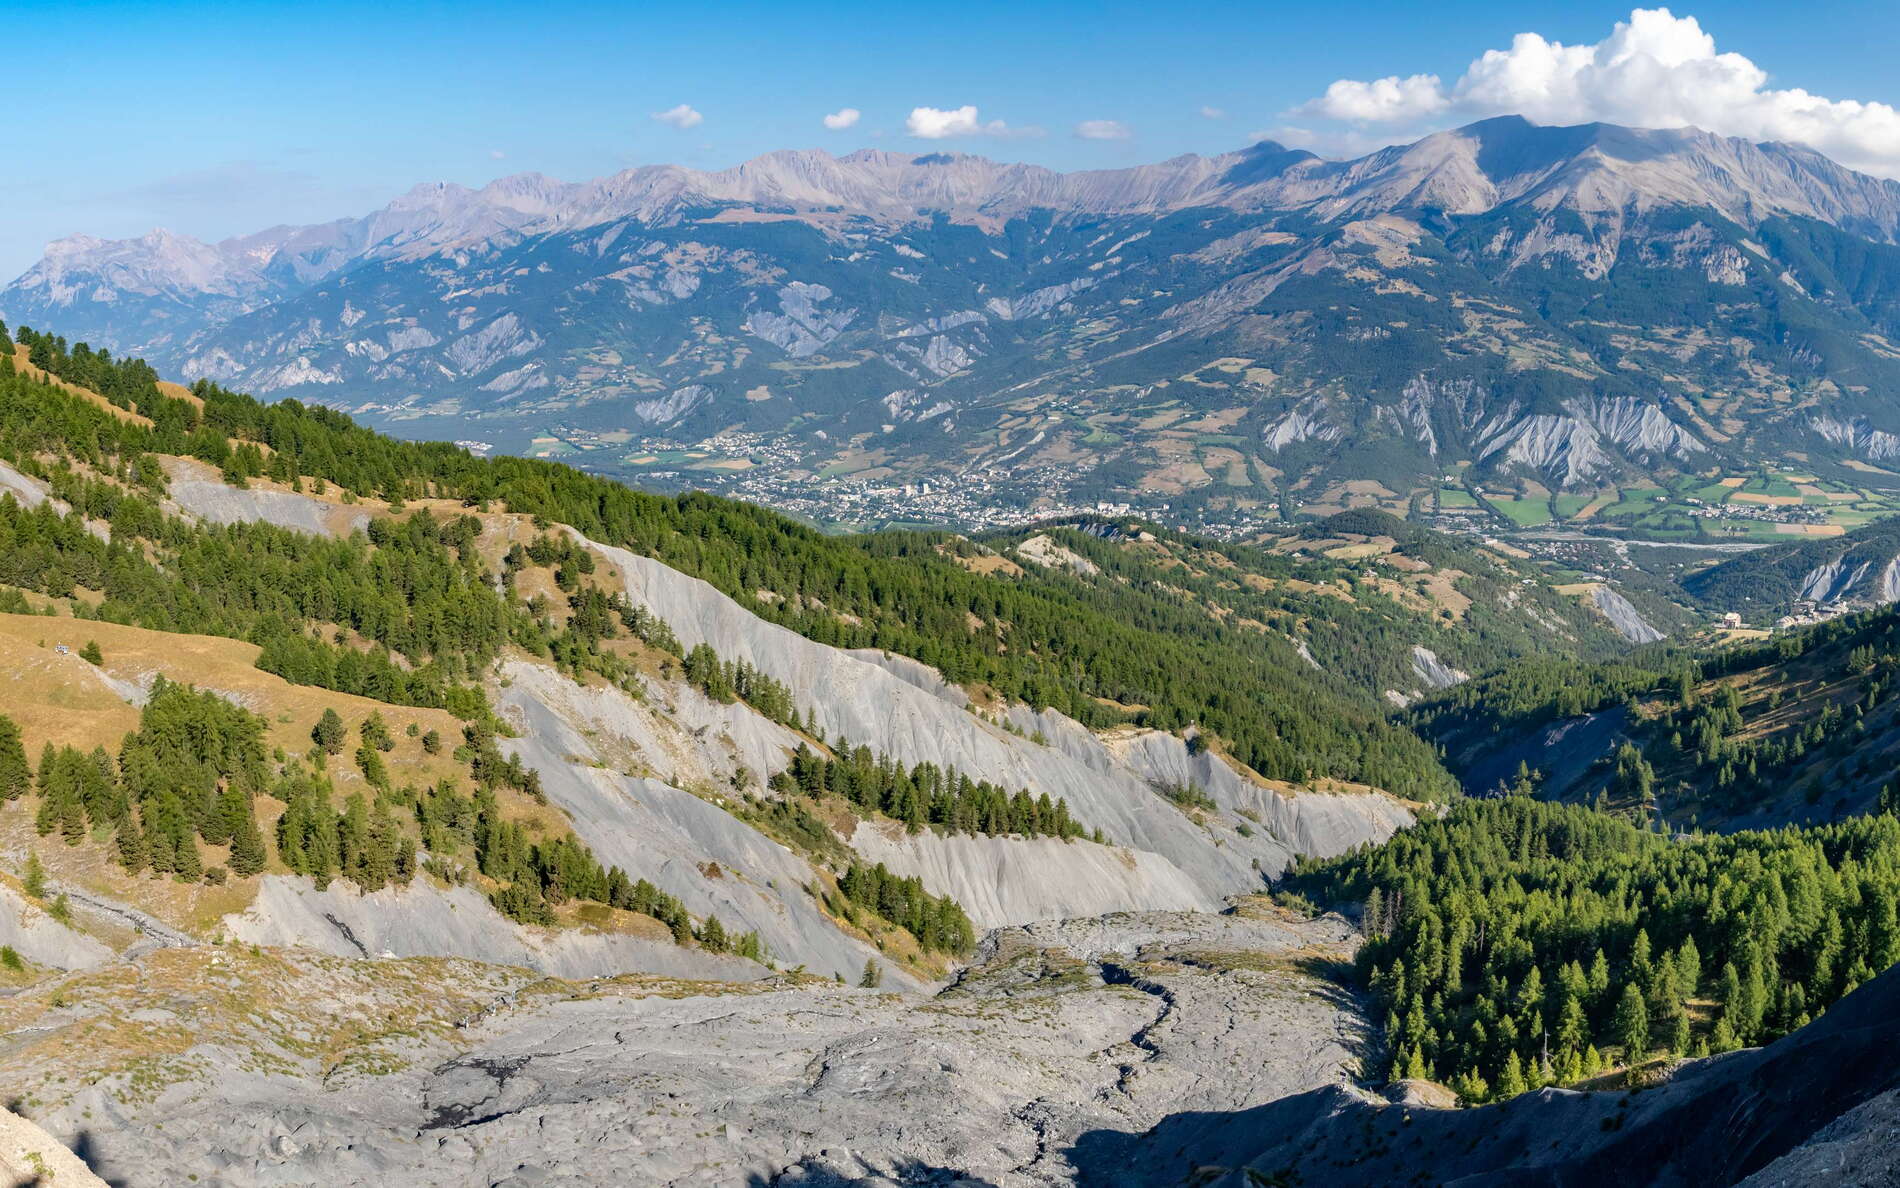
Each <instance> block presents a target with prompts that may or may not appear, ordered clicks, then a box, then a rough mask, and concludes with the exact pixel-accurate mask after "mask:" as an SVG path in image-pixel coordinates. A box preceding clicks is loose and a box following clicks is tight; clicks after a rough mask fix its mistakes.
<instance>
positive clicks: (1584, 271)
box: [0, 117, 1900, 515]
mask: <svg viewBox="0 0 1900 1188" xmlns="http://www.w3.org/2000/svg"><path fill="white" fill-rule="evenodd" d="M1897 241H1900V184H1896V183H1894V182H1891V181H1884V180H1880V179H1876V178H1872V177H1868V176H1866V175H1862V174H1858V173H1855V172H1853V171H1851V170H1848V169H1846V168H1843V167H1841V166H1839V165H1837V164H1835V163H1834V162H1832V161H1830V160H1828V159H1827V158H1825V157H1823V156H1821V155H1820V154H1818V153H1816V152H1814V151H1812V150H1810V149H1806V148H1803V147H1799V146H1795V145H1788V144H1754V143H1750V142H1747V141H1742V140H1736V139H1731V138H1724V137H1719V136H1714V135H1710V134H1708V133H1704V132H1699V131H1695V130H1693V129H1682V130H1672V131H1640V130H1633V129H1628V128H1620V127H1614V126H1608V125H1600V124H1595V125H1585V126H1580V127H1568V128H1557V127H1540V126H1535V125H1532V124H1530V123H1528V122H1526V121H1524V120H1522V119H1517V118H1512V117H1507V118H1500V119H1494V120H1487V121H1484V122H1482V123H1478V124H1473V125H1471V126H1469V127H1466V128H1461V129H1458V130H1455V131H1449V132H1443V133H1438V134H1435V135H1432V136H1428V137H1426V138H1425V139H1423V140H1421V141H1419V142H1417V143H1415V144H1411V145H1406V146H1401V147H1394V148H1389V149H1385V150H1381V151H1380V152H1377V153H1373V154H1371V155H1369V156H1366V157H1362V158H1359V159H1357V160H1353V161H1344V162H1338V161H1327V160H1322V159H1320V158H1318V157H1316V156H1314V155H1312V154H1310V153H1306V152H1302V151H1298V150H1293V149H1288V148H1284V147H1282V146H1280V145H1276V144H1272V143H1268V142H1262V143H1259V144H1255V145H1253V146H1252V147H1250V148H1247V149H1245V150H1243V151H1240V152H1235V153H1228V154H1224V155H1221V156H1216V157H1208V158H1204V157H1197V156H1185V157H1178V158H1175V159H1173V160H1169V161H1165V162H1161V163H1159V164H1154V165H1145V166H1140V167H1137V168H1131V169H1118V170H1104V171H1094V172H1083V173H1070V174H1061V173H1055V172H1052V171H1049V170H1046V169H1041V168H1037V167H1034V166H1028V165H1006V164H999V163H996V162H993V161H989V160H985V159H983V158H981V157H975V156H968V155H963V154H955V153H931V154H927V155H922V156H913V155H908V154H899V153H889V152H871V151H866V152H858V153H853V154H851V155H849V156H846V157H841V158H834V157H831V156H829V155H828V154H825V153H822V152H781V153H773V154H770V155H767V156H764V157H761V158H758V159H757V160H754V161H750V162H747V163H746V164H744V165H741V166H739V167H737V168H735V169H730V170H725V171H722V172H716V173H703V172H697V171H693V170H688V169H684V168H678V167H672V166H658V167H647V168H641V169H634V170H628V171H626V172H623V173H619V174H616V175H614V176H612V177H608V178H604V179H600V180H597V181H592V182H585V183H565V182H557V181H553V180H550V179H548V178H545V177H541V176H539V175H521V176H516V177H509V178H504V179H501V180H500V181H497V182H495V183H493V184H491V185H489V186H486V187H484V188H482V189H480V190H468V189H465V188H463V187H460V186H454V185H446V184H433V185H426V186H421V187H418V188H416V189H415V190H412V191H411V192H410V193H408V194H406V195H404V196H403V197H402V198H400V199H398V200H397V201H395V202H393V203H391V204H390V205H389V206H387V207H385V208H384V209H382V210H379V211H376V212H373V213H371V214H369V215H367V216H364V217H362V218H357V219H342V220H338V221H336V222H333V223H326V224H320V225H314V226H308V227H277V228H272V229H270V230H266V231H261V232H258V233H256V234H254V235H249V236H243V237H239V238H235V239H230V240H226V241H224V242H222V243H218V244H205V243H201V242H199V241H196V240H192V239H188V238H184V237H181V236H176V235H172V234H170V233H167V232H163V231H155V232H153V233H151V234H149V235H147V236H144V237H141V238H139V239H133V240H122V241H102V240H97V239H93V238H90V237H84V236H76V237H73V238H70V239H65V240H61V241H59V242H57V243H55V244H53V245H52V246H51V247H50V248H49V249H48V252H47V254H46V256H45V258H44V259H42V260H41V261H40V262H39V263H38V264H36V265H35V266H34V267H33V268H32V269H30V270H29V271H27V272H26V273H25V274H24V275H23V276H21V277H20V278H18V279H17V280H15V281H14V282H13V283H12V284H10V285H9V286H7V287H6V288H5V289H4V290H0V316H4V317H5V318H6V319H7V320H8V321H9V322H10V323H14V324H18V323H26V324H49V325H58V326H60V327H63V328H64V329H65V331H66V332H67V333H68V334H69V336H72V337H75V338H77V337H83V338H85V339H87V340H88V341H90V342H91V343H93V344H94V345H104V346H108V347H110V348H111V349H113V350H115V351H120V352H126V351H130V352H137V353H141V354H144V355H145V356H147V357H148V358H150V359H152V360H153V362H154V363H155V364H157V365H158V366H159V367H160V368H161V370H165V371H167V372H171V373H182V374H185V375H187V376H194V377H195V376H206V377H210V378H213V379H216V380H218V381H220V382H223V383H226V384H228V385H231V386H234V387H239V388H243V389H248V390H250V391H253V392H257V393H260V394H268V395H274V396H295V397H298V398H301V399H306V400H316V401H321V402H324V403H329V404H334V405H338V406H341V407H345V408H348V409H350V410H352V411H355V412H358V413H359V414H362V415H365V416H366V417H368V418H369V419H370V420H372V421H375V422H377V423H380V424H382V425H384V426H386V427H390V428H394V429H396V430H398V431H400V432H405V433H414V434H417V435H427V436H453V437H461V438H469V437H473V438H478V439H482V440H485V441H490V442H492V443H494V444H495V445H496V447H497V448H500V449H504V450H511V451H517V452H543V453H561V454H564V455H568V456H569V459H570V460H571V461H575V462H579V463H581V464H584V465H588V466H591V467H594V468H597V469H605V470H608V471H612V472H616V473H621V474H623V475H641V474H647V475H652V474H654V473H656V472H660V473H665V474H671V475H674V476H676V477H677V478H682V479H683V480H686V481H692V482H696V483H700V484H702V485H723V486H726V487H728V488H736V489H738V490H740V491H741V492H742V493H751V494H763V495H765V496H767V497H769V496H770V495H771V494H772V493H773V484H784V488H783V489H784V490H786V491H789V490H792V489H794V488H795V487H796V486H798V485H800V484H804V485H809V480H810V479H811V478H812V477H813V476H823V477H825V478H835V477H841V476H842V477H846V478H849V477H859V478H864V479H867V480H870V481H872V482H881V481H889V482H893V483H902V482H914V481H924V482H928V481H929V480H931V479H932V478H937V479H944V478H947V477H949V476H950V475H953V474H954V475H958V476H975V477H974V478H970V477H961V478H960V482H961V483H962V484H964V485H965V486H966V488H967V489H966V491H965V493H966V494H967V491H968V490H979V489H980V490H981V491H983V492H985V493H986V494H985V497H986V498H990V499H993V500H995V501H1000V502H1015V503H1019V504H1020V503H1024V502H1030V501H1034V500H1037V499H1043V500H1049V499H1057V500H1060V499H1079V500H1114V501H1117V502H1128V503H1132V504H1136V505H1144V504H1152V503H1154V502H1157V501H1166V502H1169V503H1171V504H1172V505H1174V506H1175V508H1176V509H1177V510H1186V509H1193V508H1199V509H1201V510H1202V511H1204V512H1207V513H1208V514H1213V515H1219V514H1226V513H1227V512H1229V511H1231V512H1234V513H1235V514H1241V515H1253V514H1262V513H1270V512H1273V511H1276V510H1278V509H1279V508H1280V507H1281V506H1284V507H1285V508H1286V509H1288V510H1292V509H1294V508H1300V509H1304V510H1316V511H1327V510H1332V509H1336V508H1337V507H1340V506H1345V505H1347V504H1351V503H1363V502H1366V501H1367V500H1373V501H1377V502H1379V503H1382V504H1385V505H1386V506H1389V507H1393V508H1395V509H1398V510H1403V509H1404V505H1406V504H1407V503H1408V502H1409V503H1412V504H1414V505H1417V504H1418V502H1419V501H1420V500H1427V501H1433V502H1435V501H1436V498H1437V493H1438V492H1439V491H1440V490H1441V488H1443V487H1445V486H1446V485H1448V484H1447V476H1449V485H1451V486H1468V487H1471V488H1472V489H1474V490H1478V489H1479V488H1481V487H1489V488H1491V489H1492V490H1498V489H1512V490H1518V491H1520V492H1523V493H1527V494H1531V495H1539V496H1541V495H1543V494H1552V493H1558V492H1565V491H1570V492H1595V491H1598V490H1606V491H1607V489H1608V488H1610V487H1614V486H1623V485H1640V484H1644V483H1653V482H1657V481H1661V480H1666V479H1668V478H1669V477H1671V476H1673V475H1676V474H1679V473H1682V472H1684V471H1696V472H1704V471H1708V470H1711V469H1731V470H1733V469H1742V470H1746V469H1747V468H1750V467H1753V466H1756V465H1759V464H1760V463H1762V462H1764V461H1777V462H1785V463H1786V464H1788V465H1791V466H1798V467H1800V468H1803V469H1809V470H1813V471H1815V472H1816V473H1818V474H1821V475H1824V476H1826V475H1834V476H1837V477H1839V476H1847V477H1852V478H1853V479H1854V480H1855V481H1856V482H1860V483H1863V484H1864V483H1867V482H1869V481H1872V482H1875V483H1879V482H1882V481H1883V479H1882V472H1884V471H1885V470H1886V469H1887V466H1888V464H1889V463H1890V462H1892V460H1893V459H1895V458H1896V457H1900V401H1896V400H1895V396H1896V395H1900V346H1896V345H1895V344H1896V341H1900V247H1896V246H1895V244H1896V242H1897ZM708 439H713V440H712V442H711V444H710V445H704V444H703V443H706V442H707V440H708ZM668 446H676V447H678V448H677V449H668V448H666V447H668ZM1887 477H1892V478H1893V480H1894V482H1896V483H1900V476H1887ZM941 486H942V484H941V483H940V484H939V488H940V489H941Z"/></svg>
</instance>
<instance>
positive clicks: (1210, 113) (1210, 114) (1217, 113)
mask: <svg viewBox="0 0 1900 1188" xmlns="http://www.w3.org/2000/svg"><path fill="white" fill-rule="evenodd" d="M1201 118H1202V119H1204V120H1224V119H1226V118H1227V113H1226V112H1224V111H1222V110H1221V109H1220V108H1218V107H1202V108H1201Z"/></svg>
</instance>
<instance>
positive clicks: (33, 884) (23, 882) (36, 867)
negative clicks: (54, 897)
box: [20, 850, 46, 899]
mask: <svg viewBox="0 0 1900 1188" xmlns="http://www.w3.org/2000/svg"><path fill="white" fill-rule="evenodd" d="M20 888H21V890H23V891H25V892H26V895H27V898H28V899H45V898H46V868H45V867H44V866H42V865H40V855H39V851H37V850H28V851H27V853H26V873H25V874H24V875H23V876H22V877H21V879H20Z"/></svg>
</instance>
